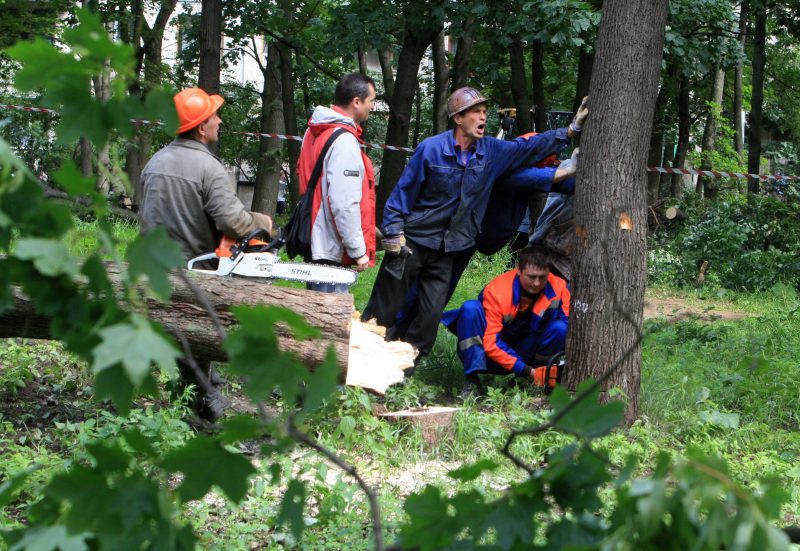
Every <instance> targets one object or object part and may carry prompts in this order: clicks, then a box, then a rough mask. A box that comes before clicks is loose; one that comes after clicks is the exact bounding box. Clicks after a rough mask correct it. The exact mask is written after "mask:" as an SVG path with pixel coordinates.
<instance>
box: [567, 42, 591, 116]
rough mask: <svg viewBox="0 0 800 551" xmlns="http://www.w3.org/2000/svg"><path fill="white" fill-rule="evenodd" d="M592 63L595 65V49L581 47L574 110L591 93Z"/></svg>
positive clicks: (574, 110)
mask: <svg viewBox="0 0 800 551" xmlns="http://www.w3.org/2000/svg"><path fill="white" fill-rule="evenodd" d="M592 65H594V50H592V51H591V52H586V51H584V49H583V48H581V49H580V51H579V53H578V79H577V81H576V82H575V100H574V101H573V102H572V112H573V113H575V112H576V111H577V110H578V107H580V105H581V102H582V101H583V98H585V97H586V96H588V95H589V84H590V83H591V81H592Z"/></svg>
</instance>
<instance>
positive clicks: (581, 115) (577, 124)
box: [569, 96, 589, 134]
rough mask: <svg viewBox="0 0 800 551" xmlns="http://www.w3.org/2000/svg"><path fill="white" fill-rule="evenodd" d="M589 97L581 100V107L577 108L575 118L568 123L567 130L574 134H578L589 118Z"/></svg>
mask: <svg viewBox="0 0 800 551" xmlns="http://www.w3.org/2000/svg"><path fill="white" fill-rule="evenodd" d="M588 101H589V96H586V97H585V98H583V101H582V102H581V106H580V107H578V112H577V113H575V118H574V119H572V122H571V123H569V129H570V130H572V132H573V133H575V134H580V133H581V129H582V128H583V123H584V121H586V117H588V116H589V107H588Z"/></svg>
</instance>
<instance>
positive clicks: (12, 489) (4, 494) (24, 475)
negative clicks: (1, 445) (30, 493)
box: [0, 465, 41, 509]
mask: <svg viewBox="0 0 800 551" xmlns="http://www.w3.org/2000/svg"><path fill="white" fill-rule="evenodd" d="M39 469H41V466H40V465H34V466H33V467H30V468H28V469H25V470H24V471H22V472H19V473H17V474H15V475H13V476H10V477H8V479H7V480H5V481H4V482H3V483H2V484H0V509H2V508H3V507H5V506H6V505H8V504H9V503H11V501H12V500H13V499H14V496H15V495H16V493H17V492H18V491H19V490H20V488H22V487H23V486H25V481H26V480H28V477H29V476H30V475H32V474H33V473H35V472H36V471H38V470H39Z"/></svg>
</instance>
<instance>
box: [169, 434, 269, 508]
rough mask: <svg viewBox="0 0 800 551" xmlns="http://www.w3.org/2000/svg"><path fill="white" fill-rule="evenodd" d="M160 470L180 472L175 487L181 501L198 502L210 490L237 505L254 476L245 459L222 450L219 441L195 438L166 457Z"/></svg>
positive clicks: (251, 467) (204, 437)
mask: <svg viewBox="0 0 800 551" xmlns="http://www.w3.org/2000/svg"><path fill="white" fill-rule="evenodd" d="M162 466H163V467H164V468H165V469H167V470H169V471H170V472H182V473H183V474H184V478H183V482H181V485H180V486H179V487H178V488H179V491H180V496H181V501H183V502H186V501H191V500H194V499H200V498H201V497H203V496H204V495H206V494H207V493H208V492H209V490H210V489H211V487H212V486H217V487H218V488H219V489H221V490H222V491H223V492H224V493H225V495H226V496H228V498H229V499H230V500H231V501H233V502H235V503H239V502H241V501H242V499H244V497H245V495H246V494H247V490H248V489H249V487H250V484H249V482H248V479H249V478H250V476H251V475H253V474H254V473H255V472H256V469H255V467H253V465H252V464H251V463H250V461H248V459H247V458H246V457H244V456H243V455H241V454H239V453H233V452H231V451H229V450H227V449H225V448H224V447H222V443H221V441H220V439H219V438H211V437H207V436H198V437H196V438H193V439H192V440H190V441H189V442H188V443H187V444H186V445H185V446H183V447H182V448H180V449H177V450H174V451H172V452H170V453H168V454H167V456H166V457H165V458H164V460H163V461H162Z"/></svg>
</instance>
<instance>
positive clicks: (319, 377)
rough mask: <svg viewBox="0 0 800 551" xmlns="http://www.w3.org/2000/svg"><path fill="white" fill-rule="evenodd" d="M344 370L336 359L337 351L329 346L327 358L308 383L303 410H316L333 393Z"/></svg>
mask: <svg viewBox="0 0 800 551" xmlns="http://www.w3.org/2000/svg"><path fill="white" fill-rule="evenodd" d="M341 374H342V372H341V370H340V369H339V362H338V361H337V360H336V351H335V350H334V348H333V346H329V347H328V350H327V352H326V353H325V359H324V360H323V361H322V363H321V364H319V365H318V366H317V368H316V369H315V370H314V372H313V373H312V374H311V376H310V377H309V378H308V384H307V385H306V395H305V398H304V400H303V410H305V411H314V410H315V409H318V408H319V407H320V406H322V404H323V403H324V401H325V399H326V398H328V397H329V396H330V395H331V392H333V389H334V388H335V387H336V383H337V382H338V381H339V377H340V376H341Z"/></svg>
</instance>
